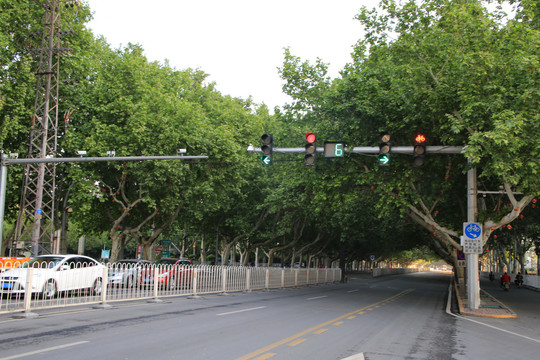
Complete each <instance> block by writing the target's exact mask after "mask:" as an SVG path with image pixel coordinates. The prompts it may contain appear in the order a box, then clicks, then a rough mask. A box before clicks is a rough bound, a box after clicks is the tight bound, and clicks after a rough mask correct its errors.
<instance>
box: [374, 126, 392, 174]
mask: <svg viewBox="0 0 540 360" xmlns="http://www.w3.org/2000/svg"><path fill="white" fill-rule="evenodd" d="M391 139H392V135H390V133H389V132H386V131H385V132H382V133H381V138H380V140H379V155H378V157H377V160H378V162H379V165H381V166H388V165H389V163H390V150H391V149H392V144H391V143H390V140H391Z"/></svg>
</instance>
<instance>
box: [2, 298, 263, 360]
mask: <svg viewBox="0 0 540 360" xmlns="http://www.w3.org/2000/svg"><path fill="white" fill-rule="evenodd" d="M265 307H266V306H259V307H254V308H250V309H243V310H237V311H231V312H226V313H221V314H216V315H217V316H223V315H232V314H238V313H241V312H246V311H252V310H259V309H264V308H265ZM0 360H2V359H0Z"/></svg>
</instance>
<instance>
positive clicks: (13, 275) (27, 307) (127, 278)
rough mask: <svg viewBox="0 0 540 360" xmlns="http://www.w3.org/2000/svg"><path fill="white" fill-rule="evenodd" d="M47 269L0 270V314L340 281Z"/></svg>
mask: <svg viewBox="0 0 540 360" xmlns="http://www.w3.org/2000/svg"><path fill="white" fill-rule="evenodd" d="M50 270H51V269H48V268H46V267H43V268H37V269H35V268H21V267H19V268H17V269H12V270H6V271H5V272H3V273H1V274H0V294H1V297H0V313H9V312H25V313H30V312H31V310H33V309H43V308H52V307H64V306H72V305H81V304H98V305H105V306H106V305H107V304H108V303H112V302H118V301H129V300H141V299H148V300H157V299H159V298H165V297H171V296H198V295H203V294H219V293H230V292H241V291H252V290H265V289H266V290H269V289H277V288H285V287H296V286H306V285H316V284H325V283H334V282H338V281H340V280H341V269H339V268H331V269H327V268H321V269H318V268H293V269H290V268H288V269H283V268H272V267H270V268H269V267H243V266H214V265H182V266H178V265H157V266H156V265H153V264H152V265H147V264H145V265H142V266H141V265H135V266H134V265H132V264H129V265H122V266H111V265H108V266H103V265H100V266H88V267H87V266H80V267H76V268H75V269H68V268H67V267H66V268H63V269H58V270H55V271H54V272H51V271H50ZM96 271H98V273H97V275H96ZM103 279H107V281H103Z"/></svg>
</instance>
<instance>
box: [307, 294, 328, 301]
mask: <svg viewBox="0 0 540 360" xmlns="http://www.w3.org/2000/svg"><path fill="white" fill-rule="evenodd" d="M325 297H328V296H326V295H325V296H317V297H312V298H307V299H306V300H316V299H322V298H325Z"/></svg>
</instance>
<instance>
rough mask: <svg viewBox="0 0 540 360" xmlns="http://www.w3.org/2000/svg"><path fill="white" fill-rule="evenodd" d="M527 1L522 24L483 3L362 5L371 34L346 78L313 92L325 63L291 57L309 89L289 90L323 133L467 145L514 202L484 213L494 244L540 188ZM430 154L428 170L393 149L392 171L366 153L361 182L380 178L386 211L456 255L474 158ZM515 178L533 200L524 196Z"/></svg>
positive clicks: (294, 78)
mask: <svg viewBox="0 0 540 360" xmlns="http://www.w3.org/2000/svg"><path fill="white" fill-rule="evenodd" d="M520 5H521V7H520V8H519V9H518V13H517V16H516V18H515V20H509V19H508V18H507V17H506V16H505V15H504V14H503V13H502V12H498V11H497V12H495V13H489V12H488V11H487V10H486V9H485V8H483V7H482V5H481V3H480V2H479V1H445V0H434V1H429V2H425V3H422V4H417V3H415V2H412V1H411V2H407V3H405V4H403V5H398V4H397V3H396V2H394V1H383V2H381V5H380V10H376V9H374V10H368V9H366V8H363V9H362V10H361V12H360V13H359V14H358V16H357V18H358V20H359V21H360V22H361V23H362V24H363V25H364V27H365V29H366V37H365V38H364V39H361V40H359V42H358V43H357V45H356V47H355V51H354V53H353V62H352V63H351V64H348V65H347V66H346V67H345V69H344V70H343V72H342V74H341V75H342V76H341V78H340V79H335V80H334V81H333V82H332V85H331V86H330V87H327V88H325V89H324V91H323V95H322V96H321V95H320V92H318V91H316V95H314V96H311V97H310V96H309V91H306V90H305V89H310V88H313V89H320V86H319V84H320V81H317V80H318V79H320V78H321V76H323V75H324V71H323V70H322V69H321V70H320V71H319V72H318V75H317V74H315V75H314V73H313V72H306V71H304V72H302V71H300V69H301V67H300V65H299V64H300V62H298V61H297V60H296V59H293V58H286V64H285V65H284V69H288V68H290V67H296V68H297V69H298V70H297V71H290V70H288V71H287V72H283V74H285V75H286V76H288V78H286V80H287V81H288V84H289V85H290V86H293V87H294V88H295V89H298V90H294V91H292V90H290V91H289V94H291V95H292V96H295V95H296V94H297V96H298V98H297V101H302V102H303V103H304V104H305V105H304V108H305V109H312V110H313V111H312V114H306V115H305V116H303V119H304V120H306V119H314V118H317V121H318V127H319V129H320V130H319V137H321V135H322V136H328V137H330V136H332V137H339V138H340V139H341V140H344V141H345V142H346V143H347V144H350V145H369V144H373V145H376V141H378V139H377V135H376V134H378V133H379V132H380V131H390V132H391V133H392V134H393V138H394V139H395V142H394V144H400V145H412V137H413V134H414V132H416V131H419V130H424V131H426V132H427V136H428V139H429V143H428V145H432V144H433V145H446V144H448V145H462V144H464V145H466V147H465V151H464V156H465V157H467V158H469V159H471V162H472V164H471V165H472V166H475V167H477V168H478V170H479V177H480V178H481V179H483V181H484V183H486V184H488V185H492V184H497V186H498V185H501V184H504V188H505V191H506V194H507V197H508V199H509V201H510V203H511V204H512V208H511V210H510V211H508V212H507V213H506V214H496V213H492V214H490V216H489V217H488V218H485V219H484V233H485V234H486V238H485V241H487V238H488V236H489V234H490V233H491V232H492V231H494V230H496V229H497V228H500V227H502V226H504V225H507V224H509V223H510V222H512V221H513V220H515V219H516V218H517V217H518V216H519V214H520V213H521V212H522V211H523V209H525V207H526V206H527V205H528V204H529V203H530V202H531V200H532V199H533V197H534V196H537V195H538V194H539V191H540V186H539V182H538V181H539V180H538V179H539V177H538V174H537V173H538V168H539V167H538V158H539V157H538V151H539V145H538V142H537V141H536V139H537V138H538V134H539V131H540V130H539V128H538V126H537V125H536V124H537V123H538V120H539V114H538V107H537V106H536V105H535V104H536V103H537V102H538V72H537V70H536V69H537V64H538V46H532V47H531V46H530V44H538V41H539V39H540V36H538V35H539V34H538V29H537V27H536V24H537V20H535V18H534V16H535V13H534V11H535V10H534V5H533V4H532V3H531V2H528V1H523V2H520ZM528 44H529V45H528ZM508 64H511V65H508ZM303 67H305V65H303ZM313 68H314V69H315V68H317V66H314V67H313ZM319 68H320V67H319ZM303 74H307V75H303ZM306 94H307V95H306ZM300 95H302V96H303V97H301V96H300ZM321 97H322V98H323V100H321ZM427 156H428V164H427V165H426V166H424V168H423V169H411V167H410V165H409V161H410V158H409V157H407V156H399V155H395V156H393V157H392V164H391V166H390V168H389V169H386V168H385V169H382V168H378V167H376V166H375V167H374V166H373V165H371V164H365V162H363V161H359V164H358V165H360V166H357V169H358V172H357V173H359V174H361V175H360V176H358V179H357V181H356V183H357V186H360V187H361V186H364V187H365V186H372V188H373V191H374V192H375V193H376V194H377V199H376V202H377V203H376V205H375V206H374V208H375V210H376V211H377V212H378V213H379V214H387V213H390V210H391V209H392V208H396V207H398V208H400V209H401V211H402V212H403V213H407V214H408V216H410V217H411V219H413V220H414V221H415V222H417V223H418V224H420V225H421V226H423V227H424V228H425V229H427V230H428V231H429V232H430V233H431V234H432V236H433V239H434V240H435V243H434V247H433V248H434V249H436V250H437V251H438V253H439V255H441V256H443V257H444V258H445V259H446V260H447V261H449V262H453V261H455V256H454V255H453V253H454V252H455V249H456V248H460V245H459V240H458V237H459V233H460V231H461V230H458V229H461V224H462V222H463V221H465V220H466V216H465V215H466V212H464V211H462V212H460V211H456V209H460V208H462V209H464V208H463V207H460V204H461V203H463V200H459V199H458V198H457V197H459V195H458V194H459V193H461V197H462V199H464V198H465V193H464V192H463V191H460V190H459V189H460V188H463V185H464V184H465V182H464V180H465V178H464V176H463V175H462V174H463V173H464V172H465V171H466V170H467V168H468V166H469V165H467V163H466V161H465V160H464V159H463V158H457V157H449V156H441V155H435V154H433V155H432V154H427ZM372 164H373V163H372ZM516 186H519V189H520V191H522V192H524V193H525V195H524V196H516V195H514V194H513V190H512V189H515V187H516ZM486 190H490V189H486ZM454 194H456V196H454ZM443 209H448V211H443Z"/></svg>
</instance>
